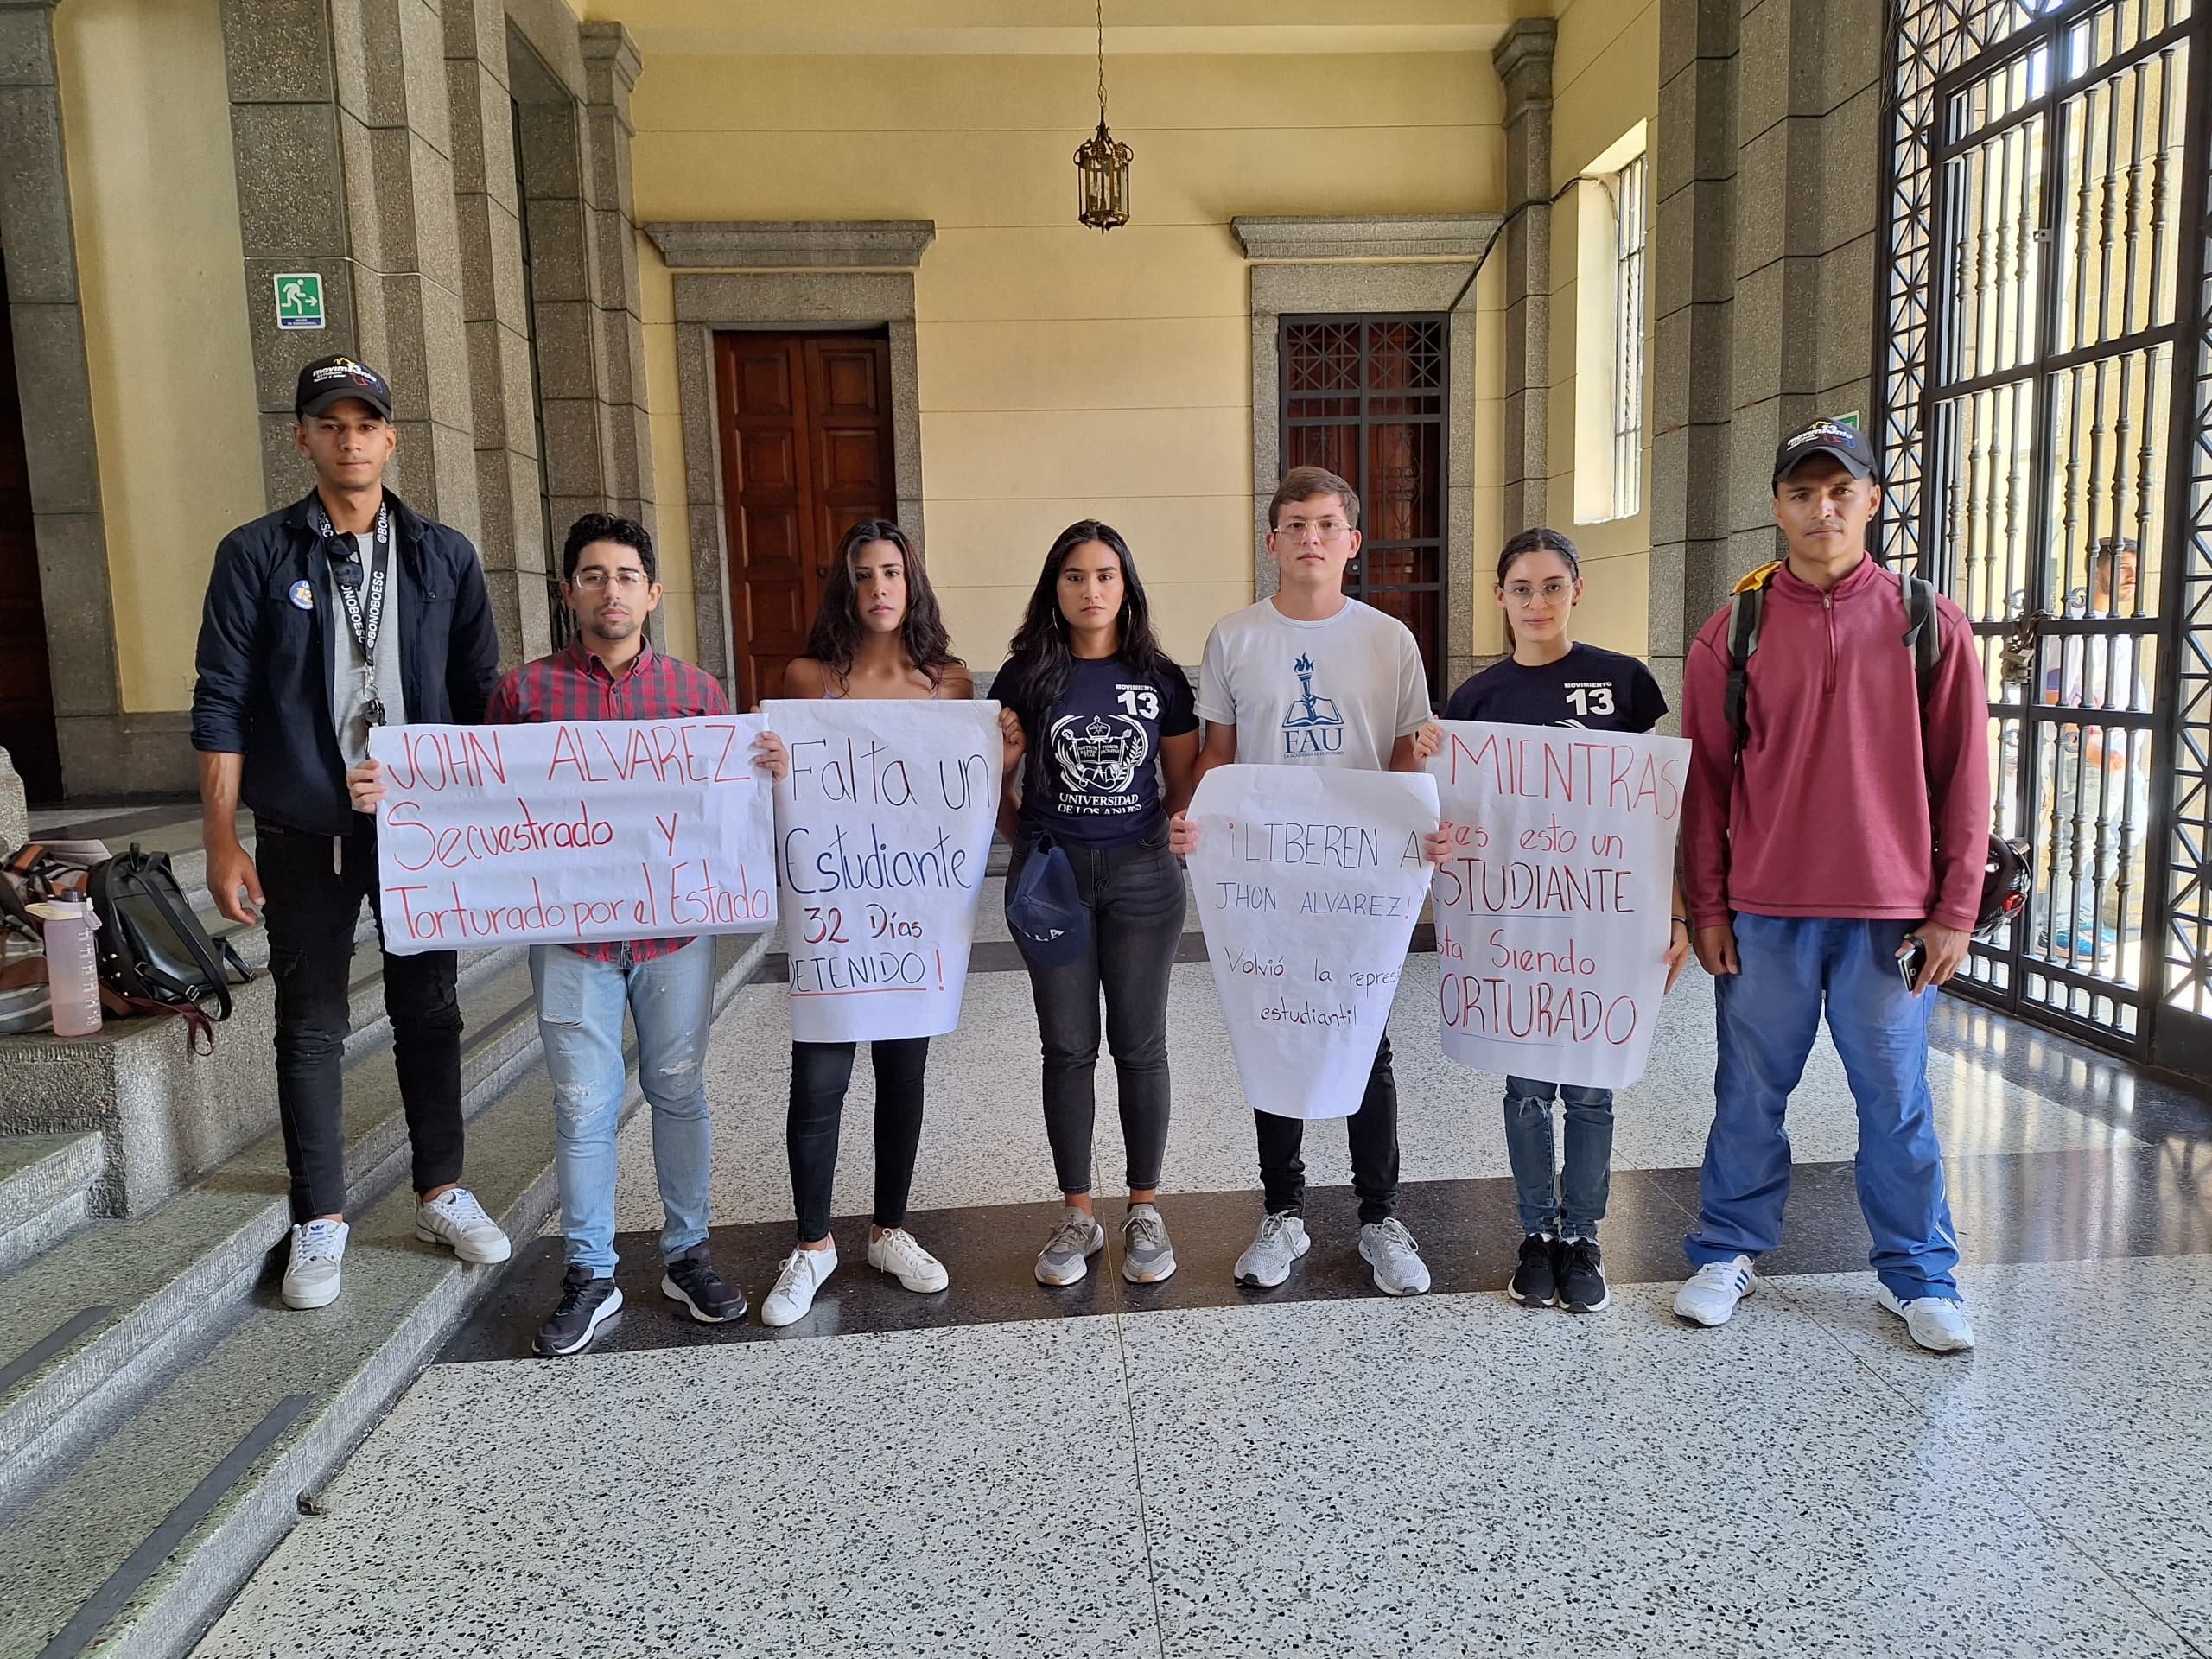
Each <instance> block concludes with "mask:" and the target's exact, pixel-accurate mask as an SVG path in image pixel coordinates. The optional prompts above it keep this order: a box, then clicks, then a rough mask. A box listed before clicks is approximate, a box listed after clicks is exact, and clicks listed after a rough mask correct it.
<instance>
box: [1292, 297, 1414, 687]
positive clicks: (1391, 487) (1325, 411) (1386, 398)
mask: <svg viewBox="0 0 2212 1659" xmlns="http://www.w3.org/2000/svg"><path fill="white" fill-rule="evenodd" d="M1450 332H1451V322H1450V321H1449V320H1448V319H1447V318H1445V317H1442V316H1433V315H1430V316H1370V317H1361V316H1322V317H1285V318H1283V319H1282V320H1281V326H1280V334H1279V335H1278V345H1279V349H1280V359H1279V360H1280V362H1281V371H1280V372H1281V384H1282V395H1281V414H1280V419H1281V439H1282V442H1281V454H1282V464H1283V468H1284V470H1285V471H1288V470H1289V469H1290V468H1291V467H1327V468H1328V469H1329V470H1330V471H1331V472H1332V473H1334V474H1337V475H1338V477H1339V478H1342V479H1344V480H1345V481H1346V482H1348V483H1349V484H1351V486H1352V488H1353V489H1355V490H1357V491H1358V492H1359V497H1360V504H1361V505H1360V528H1361V545H1360V550H1359V556H1358V557H1357V558H1356V559H1354V560H1353V561H1352V562H1351V564H1350V565H1348V566H1346V567H1345V570H1344V591H1345V592H1347V593H1349V594H1351V595H1353V597H1355V598H1357V599H1361V600H1364V601H1366V602H1367V603H1369V604H1370V605H1372V606H1374V607H1376V609H1378V610H1383V611H1387V612H1389V613H1390V614H1391V615H1392V616H1395V617H1396V618H1397V619H1398V620H1400V621H1401V622H1403V623H1404V624H1405V625H1406V626H1407V627H1408V628H1409V629H1410V630H1411V631H1412V632H1413V636H1414V639H1415V640H1416V641H1418V642H1419V644H1420V645H1421V661H1422V664H1424V666H1425V667H1426V668H1427V671H1428V685H1429V693H1430V695H1431V696H1440V695H1441V694H1442V690H1443V686H1442V676H1443V674H1444V671H1445V651H1444V626H1445V625H1444V526H1445V523H1446V516H1445V497H1444V488H1445V477H1446V459H1445V458H1446V455H1448V454H1450V451H1449V449H1448V448H1446V445H1447V444H1448V443H1449V442H1450V441H1451V439H1450V433H1449V430H1448V421H1447V415H1448V410H1449V407H1450V396H1449V393H1450V386H1449V384H1448V383H1449V379H1450V372H1451V356H1450V350H1449V346H1450Z"/></svg>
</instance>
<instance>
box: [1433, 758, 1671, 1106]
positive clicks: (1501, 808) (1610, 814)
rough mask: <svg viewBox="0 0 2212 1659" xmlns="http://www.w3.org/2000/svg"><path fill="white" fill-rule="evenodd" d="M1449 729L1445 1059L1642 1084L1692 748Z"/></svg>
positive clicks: (1442, 761) (1549, 1076) (1589, 1084)
mask: <svg viewBox="0 0 2212 1659" xmlns="http://www.w3.org/2000/svg"><path fill="white" fill-rule="evenodd" d="M1441 725H1442V728H1443V733H1444V745H1443V747H1442V748H1441V749H1440V750H1439V751H1438V752H1437V753H1435V754H1434V755H1433V756H1431V757H1430V759H1429V762H1428V769H1429V772H1431V774H1432V775H1433V776H1434V778H1435V779H1436V781H1437V784H1438V786H1439V787H1440V790H1441V791H1442V798H1443V809H1444V824H1445V828H1446V829H1449V830H1450V831H1451V832H1452V860H1451V861H1450V862H1449V863H1447V864H1446V865H1445V866H1444V868H1442V869H1440V870H1439V871H1438V872H1437V876H1436V950H1437V956H1438V957H1439V959H1440V965H1441V966H1442V969H1443V981H1442V989H1441V991H1440V998H1439V1000H1440V1003H1441V1014H1442V1017H1443V1021H1444V1052H1446V1054H1448V1055H1450V1056H1451V1057H1452V1058H1453V1059H1455V1060H1457V1061H1459V1063H1460V1064H1461V1065H1471V1066H1473V1067H1475V1068H1476V1069H1477V1070H1478V1071H1493V1072H1500V1073H1505V1074H1510V1075H1511V1076H1515V1077H1529V1078H1533V1079H1536V1080H1538V1081H1542V1082H1548V1083H1573V1084H1581V1085H1582V1086H1583V1087H1585V1088H1588V1089H1618V1088H1621V1087H1623V1086H1624V1085H1626V1084H1631V1083H1634V1082H1635V1081H1636V1080H1637V1078H1638V1077H1642V1076H1643V1063H1644V1060H1645V1058H1647V1057H1648V1056H1649V1053H1650V1052H1651V1033H1652V1030H1653V1027H1654V1026H1655V1025H1656V1022H1657V1019H1658V1014H1659V1001H1660V996H1661V994H1662V991H1663V989H1664V988H1665V985H1666V982H1667V974H1666V968H1665V964H1664V960H1663V959H1664V957H1665V955H1666V950H1667V936H1668V932H1669V928H1670V927H1671V925H1672V921H1671V918H1672V916H1673V914H1674V906H1673V898H1674V879H1675V829H1676V828H1677V826H1678V825H1679V823H1680V822H1681V810H1682V780H1683V779H1685V778H1686V777H1687V776H1688V772H1689V763H1690V746H1689V744H1688V741H1687V740H1685V739H1682V738H1679V737H1651V736H1646V735H1639V734H1633V733H1627V732H1592V731H1584V730H1582V729H1581V728H1578V727H1571V726H1499V725H1494V724H1491V722H1489V721H1456V720H1447V721H1443V722H1441Z"/></svg>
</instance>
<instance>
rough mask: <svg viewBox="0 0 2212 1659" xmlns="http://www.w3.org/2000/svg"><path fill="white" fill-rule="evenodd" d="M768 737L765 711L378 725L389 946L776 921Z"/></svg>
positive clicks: (666, 933) (381, 880) (373, 745)
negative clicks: (757, 745)
mask: <svg viewBox="0 0 2212 1659" xmlns="http://www.w3.org/2000/svg"><path fill="white" fill-rule="evenodd" d="M761 730H762V727H761V723H760V715H717V716H714V717H710V718H705V719H698V720H599V721H555V722H548V723H545V724H542V725H529V726H378V727H374V728H371V730H370V732H369V753H370V755H371V756H372V758H373V759H374V760H377V761H378V763H379V764H381V765H382V766H383V767H384V772H385V798H384V801H383V803H382V804H381V805H379V806H378V809H377V876H378V885H379V887H380V888H381V889H382V895H383V896H382V906H383V910H384V937H385V949H386V950H391V952H393V953H394V954H395V955H397V956H411V955H414V954H416V952H419V951H423V950H477V949H481V948H482V947H484V946H486V945H498V944H578V943H581V942H582V941H583V940H587V939H652V938H676V937H678V936H681V935H685V934H699V933H759V932H763V931H766V930H767V929H769V928H771V927H773V926H774V925H776V887H775V878H774V876H773V875H772V869H773V862H774V861H773V854H772V846H771V840H772V830H773V828H774V820H773V817H772V806H771V803H770V801H769V798H768V790H767V787H766V784H767V775H766V773H765V772H760V771H759V770H757V769H756V768H755V767H754V766H753V739H755V738H757V737H758V736H760V733H761Z"/></svg>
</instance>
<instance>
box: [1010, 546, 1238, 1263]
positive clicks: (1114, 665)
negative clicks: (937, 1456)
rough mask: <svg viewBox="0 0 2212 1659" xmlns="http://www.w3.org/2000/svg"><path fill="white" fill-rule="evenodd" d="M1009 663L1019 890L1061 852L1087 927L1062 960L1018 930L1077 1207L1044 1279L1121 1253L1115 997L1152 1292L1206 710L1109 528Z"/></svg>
mask: <svg viewBox="0 0 2212 1659" xmlns="http://www.w3.org/2000/svg"><path fill="white" fill-rule="evenodd" d="M1009 650H1010V654H1009V656H1008V657H1007V664H1006V666H1005V667H1004V668H1002V669H1001V670H1000V671H999V675H998V678H997V679H996V680H995V681H994V682H993V683H992V686H991V695H992V696H995V697H996V698H997V699H998V700H999V702H1000V703H1001V704H1002V705H1003V706H1004V708H1005V709H1006V710H1007V713H1008V714H1009V715H1011V716H1012V718H1013V721H1014V722H1018V728H1019V729H1018V732H1017V731H1014V730H1009V733H1008V739H1009V747H1010V748H1011V747H1014V744H1015V742H1016V741H1017V740H1018V742H1019V747H1020V751H1021V753H1022V754H1023V757H1024V758H1023V760H1022V761H1021V762H1020V763H1019V764H1017V765H1014V766H1010V767H1009V768H1008V771H1007V784H1006V790H1005V792H1004V795H1003V797H1002V798H1001V802H1000V806H999V823H1000V827H1001V829H1004V830H1005V831H1006V833H1007V839H1008V840H1009V841H1011V842H1013V844H1014V856H1013V860H1012V862H1011V864H1010V865H1009V867H1008V868H1007V879H1006V889H1007V894H1008V895H1009V897H1010V898H1011V896H1012V895H1013V894H1014V893H1015V892H1016V889H1017V886H1018V884H1019V882H1020V877H1021V872H1022V869H1023V867H1024V866H1025V865H1026V864H1027V862H1028V861H1030V860H1031V859H1033V858H1039V857H1046V856H1049V855H1051V853H1052V849H1054V848H1055V847H1057V848H1058V849H1059V851H1060V852H1062V853H1064V854H1065V855H1066V857H1067V859H1068V860H1069V861H1070V863H1071V866H1072V868H1073V871H1074V875H1075V887H1076V892H1077V895H1078V897H1079V899H1080V901H1081V903H1082V906H1083V908H1084V912H1085V917H1086V918H1087V926H1084V927H1078V928H1077V929H1074V930H1071V943H1070V944H1069V945H1068V946H1067V948H1065V949H1062V950H1052V951H1048V950H1046V949H1045V948H1044V947H1041V946H1039V945H1036V944H1033V943H1032V942H1031V941H1030V940H1028V939H1027V938H1024V936H1023V934H1022V932H1021V931H1020V929H1019V928H1017V929H1015V930H1014V937H1015V940H1016V942H1017V943H1018V944H1020V945H1021V948H1022V953H1023V956H1024V957H1025V958H1026V959H1027V963H1028V967H1029V985H1030V990H1031V993H1032V994H1033V996H1034V997H1035V999H1036V1003H1037V1027H1038V1031H1039V1035H1040V1037H1041V1039H1042V1043H1043V1049H1044V1093H1045V1131H1046V1137H1047V1139H1049V1140H1050V1141H1051V1142H1052V1163H1053V1166H1054V1173H1055V1175H1056V1177H1057V1179H1058V1183H1059V1188H1060V1198H1061V1202H1062V1203H1063V1205H1065V1212H1064V1214H1063V1215H1062V1217H1061V1223H1060V1225H1059V1227H1058V1228H1057V1229H1056V1230H1054V1232H1053V1234H1052V1237H1051V1238H1050V1239H1049V1240H1047V1241H1046V1245H1045V1248H1044V1249H1043V1250H1042V1251H1041V1252H1039V1255H1038V1257H1037V1277H1038V1279H1039V1281H1040V1282H1041V1283H1044V1284H1047V1285H1071V1284H1074V1283H1075V1282H1076V1281H1078V1280H1080V1279H1081V1278H1082V1277H1083V1276H1084V1274H1085V1273H1086V1272H1087V1271H1089V1268H1088V1266H1087V1263H1088V1261H1089V1258H1090V1257H1091V1256H1093V1255H1096V1254H1097V1253H1098V1251H1099V1250H1100V1249H1103V1248H1104V1246H1105V1243H1106V1232H1105V1230H1104V1229H1103V1227H1101V1226H1100V1225H1099V1224H1098V1218H1097V1217H1096V1214H1095V1213H1094V1212H1093V1209H1092V1205H1091V1199H1090V1135H1091V1125H1092V1121H1093V1115H1094V1112H1095V1110H1096V1104H1095V1099H1094V1092H1093V1083H1094V1079H1095V1077H1096V1071H1097V1067H1098V1040H1099V1035H1100V1029H1099V1013H1098V1009H1099V999H1100V995H1101V993H1102V992H1103V995H1104V998H1105V1005H1106V1017H1105V1037H1106V1040H1107V1042H1108V1044H1109V1046H1110V1047H1111V1048H1112V1050H1113V1054H1114V1070H1115V1072H1116V1076H1117V1077H1119V1079H1120V1083H1121V1108H1122V1141H1123V1142H1124V1144H1125V1146H1126V1147H1127V1149H1128V1172H1127V1173H1128V1185H1129V1205H1128V1213H1127V1215H1126V1216H1125V1217H1124V1218H1123V1220H1122V1277H1123V1278H1125V1279H1127V1280H1128V1281H1130V1282H1132V1283H1134V1284H1151V1283H1154V1282H1156V1281H1160V1280H1162V1279H1165V1278H1166V1277H1167V1276H1168V1275H1169V1274H1172V1273H1173V1272H1174V1271H1175V1253H1174V1249H1173V1246H1172V1245H1171V1244H1170V1243H1169V1242H1168V1237H1167V1229H1166V1225H1165V1224H1163V1223H1162V1222H1161V1221H1160V1211H1159V1210H1158V1209H1157V1208H1156V1207H1155V1205H1154V1200H1155V1199H1156V1198H1158V1196H1159V1186H1160V1164H1161V1161H1162V1160H1163V1159H1164V1158H1165V1156H1166V1149H1167V1114H1168V1083H1167V990H1168V981H1169V973H1168V970H1169V969H1170V967H1171V966H1172V965H1173V963H1174V960H1175V947H1176V944H1177V943H1178V942H1179V940H1180V939H1181V938H1182V934H1183V914H1184V888H1183V873H1182V868H1181V867H1180V865H1179V864H1178V863H1177V861H1176V859H1175V856H1174V855H1173V853H1171V852H1170V851H1169V850H1168V849H1167V819H1168V815H1169V814H1170V813H1174V812H1179V811H1181V810H1183V808H1184V807H1185V805H1187V804H1189V801H1190V798H1191V791H1192V788H1193V787H1194V785H1195V783H1196V777H1195V773H1196V769H1197V765H1198V714H1197V712H1196V710H1195V709H1194V707H1193V702H1194V699H1193V697H1192V691H1191V684H1190V681H1189V680H1188V679H1187V678H1186V677H1185V676H1184V673H1183V671H1182V670H1181V669H1179V668H1178V667H1177V666H1176V665H1175V661H1174V659H1173V658H1171V657H1170V656H1168V654H1167V653H1166V652H1165V651H1163V650H1161V649H1160V642H1159V640H1158V639H1156V638H1155V637H1154V634H1153V631H1152V616H1151V611H1150V608H1149V607H1148V606H1147V604H1146V602H1145V594H1144V584H1143V583H1142V582H1140V581H1139V580H1138V579H1137V567H1136V561H1135V559H1133V558H1132V557H1131V556H1130V555H1129V545H1128V543H1127V542H1125V541H1123V540H1122V537H1121V534H1120V532H1118V531H1116V530H1114V529H1112V528H1111V527H1110V526H1109V525H1106V524H1100V523H1099V522H1098V521H1097V520H1096V519H1095V518H1085V519H1084V520H1082V521H1080V522H1079V523H1077V524H1070V525H1069V526H1068V527H1067V528H1066V529H1065V530H1064V531H1061V532H1060V533H1059V535H1058V537H1057V538H1055V539H1054V541H1053V543H1052V550H1051V551H1050V552H1048V553H1046V556H1045V568H1044V570H1043V571H1042V573H1041V574H1040V575H1039V576H1038V578H1037V588H1036V591H1035V592H1034V593H1033V594H1031V595H1030V599H1029V608H1028V611H1027V614H1025V615H1024V617H1023V618H1022V621H1021V627H1020V631H1019V632H1016V633H1015V635H1014V640H1013V644H1012V645H1011V646H1010V648H1009ZM1073 936H1080V943H1079V945H1077V944H1075V943H1073ZM1062 958H1065V959H1062Z"/></svg>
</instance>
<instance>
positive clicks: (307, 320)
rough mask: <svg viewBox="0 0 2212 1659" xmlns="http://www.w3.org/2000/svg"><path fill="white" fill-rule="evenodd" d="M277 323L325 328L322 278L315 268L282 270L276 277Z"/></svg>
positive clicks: (286, 325)
mask: <svg viewBox="0 0 2212 1659" xmlns="http://www.w3.org/2000/svg"><path fill="white" fill-rule="evenodd" d="M276 280H277V327H279V328H320V327H322V277H321V274H320V273H318V272H315V271H312V270H291V271H281V272H279V273H278V274H277V279H276Z"/></svg>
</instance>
